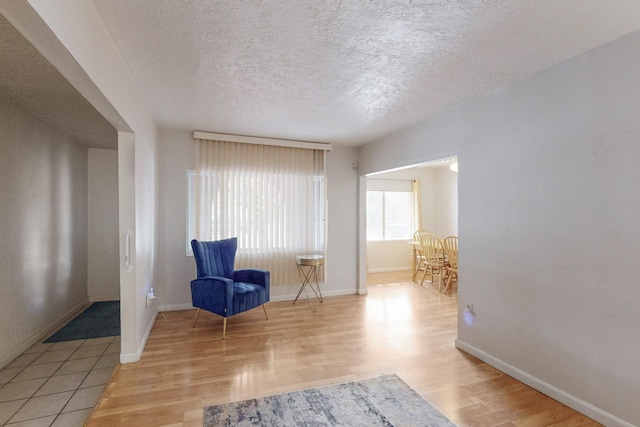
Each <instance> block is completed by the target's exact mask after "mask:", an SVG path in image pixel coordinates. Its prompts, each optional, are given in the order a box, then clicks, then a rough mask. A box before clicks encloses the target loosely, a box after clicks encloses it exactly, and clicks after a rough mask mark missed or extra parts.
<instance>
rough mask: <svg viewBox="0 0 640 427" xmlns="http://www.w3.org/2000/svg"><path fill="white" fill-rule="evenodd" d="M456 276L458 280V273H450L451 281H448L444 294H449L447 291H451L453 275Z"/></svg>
mask: <svg viewBox="0 0 640 427" xmlns="http://www.w3.org/2000/svg"><path fill="white" fill-rule="evenodd" d="M454 274H455V275H456V279H457V278H458V273H454V272H453V271H450V272H449V280H447V286H445V287H444V291H443V293H445V294H446V293H447V289H449V286H451V282H453V275H454Z"/></svg>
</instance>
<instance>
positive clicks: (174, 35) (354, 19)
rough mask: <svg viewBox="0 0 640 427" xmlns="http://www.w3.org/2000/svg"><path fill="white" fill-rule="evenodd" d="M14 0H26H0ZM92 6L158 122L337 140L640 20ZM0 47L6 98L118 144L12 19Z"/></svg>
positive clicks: (609, 13)
mask: <svg viewBox="0 0 640 427" xmlns="http://www.w3.org/2000/svg"><path fill="white" fill-rule="evenodd" d="M13 1H26V0H0V4H5V5H8V4H13V3H9V2H13ZM93 3H94V4H95V5H96V9H97V10H98V12H99V13H100V15H101V16H102V18H103V20H104V22H105V25H106V27H107V28H108V30H109V32H110V33H111V35H112V37H113V39H114V42H115V43H116V45H117V46H118V48H119V49H120V51H121V53H122V57H123V59H124V60H125V62H126V63H127V65H128V67H129V69H130V70H131V73H132V76H133V78H134V79H135V81H136V82H137V84H138V85H139V88H140V93H141V94H142V96H143V97H144V101H145V102H146V103H147V105H148V107H149V110H150V111H151V113H152V114H153V116H154V117H155V119H156V120H157V122H158V124H159V125H160V126H161V127H163V128H169V129H175V130H184V131H193V130H203V131H211V132H219V133H230V134H237V135H248V136H261V137H272V138H281V139H295V140H305V141H319V142H331V143H334V144H336V145H360V144H363V143H366V142H369V141H371V140H374V139H377V138H379V137H382V136H384V135H387V134H389V133H392V132H394V131H397V130H399V129H401V128H403V127H406V126H409V125H412V124H414V123H416V122H419V121H421V120H423V119H424V118H426V117H427V116H429V115H432V114H435V113H437V112H439V111H442V110H445V109H448V108H451V107H453V106H455V105H458V104H461V103H464V102H467V101H469V100H471V99H474V98H476V97H480V96H483V95H485V94H487V93H489V92H491V91H494V90H496V89H499V88H501V87H504V86H507V85H509V84H511V83H514V82H516V81H518V80H522V79H526V78H528V77H530V76H531V75H533V74H535V73H537V72H539V71H541V70H544V69H546V68H548V67H550V66H552V65H555V64H557V63H559V62H562V61H564V60H566V59H568V58H570V57H572V56H575V55H578V54H581V53H583V52H585V51H587V50H590V49H592V48H594V47H597V46H600V45H602V44H604V43H607V42H609V41H611V40H614V39H616V38H618V37H620V36H622V35H624V34H627V33H629V32H631V31H634V30H638V29H640V1H637V0H607V1H603V0H457V1H456V0H431V1H419V0H418V1H410V0H405V1H392V0H371V1H360V0H344V1H339V0H334V1H317V0H296V1H295V2H292V1H285V0H263V1H259V0H244V1H228V0H137V1H131V0H93ZM97 54H99V53H97ZM0 55H1V56H0V59H1V60H0V94H3V95H6V96H9V97H11V98H12V99H13V100H14V101H15V102H16V103H18V104H20V105H21V106H22V107H23V108H25V109H27V110H29V111H32V112H33V114H34V115H36V116H37V117H39V118H41V119H42V120H43V121H47V122H49V123H52V124H54V125H56V126H59V127H60V128H62V129H64V130H66V131H67V132H68V133H70V134H71V135H72V136H74V137H75V138H76V139H78V140H81V141H84V142H86V143H87V145H88V146H95V147H104V146H105V145H104V144H111V147H112V148H115V143H114V141H115V138H116V133H115V130H114V129H113V127H111V126H110V125H109V123H108V122H107V121H106V120H104V119H103V118H102V117H101V116H100V115H99V114H98V113H97V112H96V110H95V109H94V108H93V107H92V106H91V105H90V104H89V103H88V102H87V101H86V100H85V99H84V98H82V96H81V95H79V93H78V92H77V91H76V90H75V89H74V88H73V87H72V86H71V85H70V84H69V83H68V81H67V80H66V79H65V78H63V77H62V76H61V75H60V74H59V73H57V70H56V69H55V67H53V66H52V65H51V64H50V63H49V62H47V61H46V59H44V58H43V57H42V56H41V55H40V54H39V53H38V51H37V50H36V49H35V48H33V46H31V45H30V44H29V43H28V42H27V41H26V40H25V39H24V38H23V37H22V36H21V35H20V34H19V33H18V32H17V31H16V30H15V29H14V28H13V27H12V26H11V25H10V24H9V23H8V22H7V21H6V20H5V19H4V18H2V19H0ZM109 141H111V142H109Z"/></svg>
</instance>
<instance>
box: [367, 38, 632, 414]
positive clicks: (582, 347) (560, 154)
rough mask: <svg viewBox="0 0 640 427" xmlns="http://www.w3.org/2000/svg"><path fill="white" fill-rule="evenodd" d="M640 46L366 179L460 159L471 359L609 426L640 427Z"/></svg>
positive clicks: (601, 57)
mask: <svg viewBox="0 0 640 427" xmlns="http://www.w3.org/2000/svg"><path fill="white" fill-rule="evenodd" d="M638 46H640V33H638V32H635V33H631V34H629V35H627V36H625V37H623V38H621V39H619V40H616V41H614V42H613V43H610V44H608V45H605V46H603V47H600V48H598V49H595V50H593V51H590V52H588V53H586V54H584V55H582V56H579V57H577V58H574V59H571V60H568V61H566V62H565V63H563V64H560V65H558V66H555V67H552V68H550V69H548V70H546V71H545V72H542V73H540V74H538V75H536V76H534V77H533V78H531V79H529V80H527V81H524V82H521V83H519V84H516V85H514V86H511V87H509V88H506V89H503V90H500V91H497V92H494V93H492V94H491V95H489V96H486V97H484V98H482V99H479V100H477V101H476V102H473V103H470V104H467V105H464V106H462V107H459V108H456V109H453V110H451V111H448V112H446V113H442V114H440V115H438V116H434V117H432V118H431V119H429V120H426V121H424V122H423V123H420V124H418V125H416V126H414V127H412V128H410V129H406V130H404V131H402V132H399V133H397V134H395V135H391V136H389V137H388V138H385V139H383V140H380V141H376V142H373V143H370V144H368V145H366V146H364V147H361V150H360V153H359V154H360V157H359V162H360V167H361V169H362V172H364V173H368V172H374V171H379V170H385V169H390V168H394V167H398V166H402V165H403V164H415V163H416V162H420V161H428V160H434V159H438V158H443V157H447V156H450V155H456V154H457V155H458V157H459V160H460V173H459V175H458V180H459V181H458V182H459V187H458V189H459V235H460V286H459V323H458V326H459V331H458V336H459V340H458V343H457V344H458V346H459V347H461V348H463V349H465V350H467V351H469V352H471V353H473V354H475V355H477V356H479V357H481V358H482V359H484V360H486V361H488V362H490V363H491V364H493V365H495V366H498V367H500V368H501V369H503V370H505V371H507V372H508V373H510V374H512V375H514V376H516V377H517V378H519V379H521V380H523V381H525V382H527V383H529V384H532V385H533V386H534V387H536V388H538V389H540V390H543V391H545V392H546V393H548V394H550V395H551V396H552V397H555V398H557V399H559V400H561V401H563V402H565V403H567V404H569V405H570V406H573V407H575V408H578V409H579V410H581V411H582V412H584V413H586V414H588V415H590V416H592V417H594V418H596V419H598V420H601V421H602V422H604V423H605V424H607V425H631V424H632V425H640V411H639V410H638V406H637V397H638V396H640V370H638V361H639V360H640V339H638V337H639V330H640V317H638V315H637V307H639V306H640V292H639V287H638V283H639V282H638V270H637V265H638V260H639V259H640V219H639V218H640V217H639V216H638V212H640V195H639V194H640V193H639V192H638V188H639V185H640V168H638V167H637V164H636V163H637V161H638V159H640V142H639V141H638V138H639V135H640V78H639V77H638V76H639V74H638V70H640V49H638ZM467 303H473V304H474V307H475V314H474V315H470V314H468V313H465V311H464V307H465V305H466V304H467ZM623 420H624V421H623Z"/></svg>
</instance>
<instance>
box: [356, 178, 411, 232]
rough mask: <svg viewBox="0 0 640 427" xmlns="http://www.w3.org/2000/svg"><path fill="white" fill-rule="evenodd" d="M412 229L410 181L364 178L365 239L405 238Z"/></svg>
mask: <svg viewBox="0 0 640 427" xmlns="http://www.w3.org/2000/svg"><path fill="white" fill-rule="evenodd" d="M413 229H414V226H413V194H412V192H411V181H400V180H395V181H394V180H371V179H369V180H367V240H406V239H410V238H411V236H412V235H413Z"/></svg>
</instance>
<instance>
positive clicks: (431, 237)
mask: <svg viewBox="0 0 640 427" xmlns="http://www.w3.org/2000/svg"><path fill="white" fill-rule="evenodd" d="M420 246H421V247H422V254H423V255H424V257H425V261H426V262H427V264H430V265H435V266H442V265H444V245H443V244H442V240H440V238H439V237H438V236H436V235H435V234H433V233H424V234H422V235H421V236H420Z"/></svg>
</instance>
